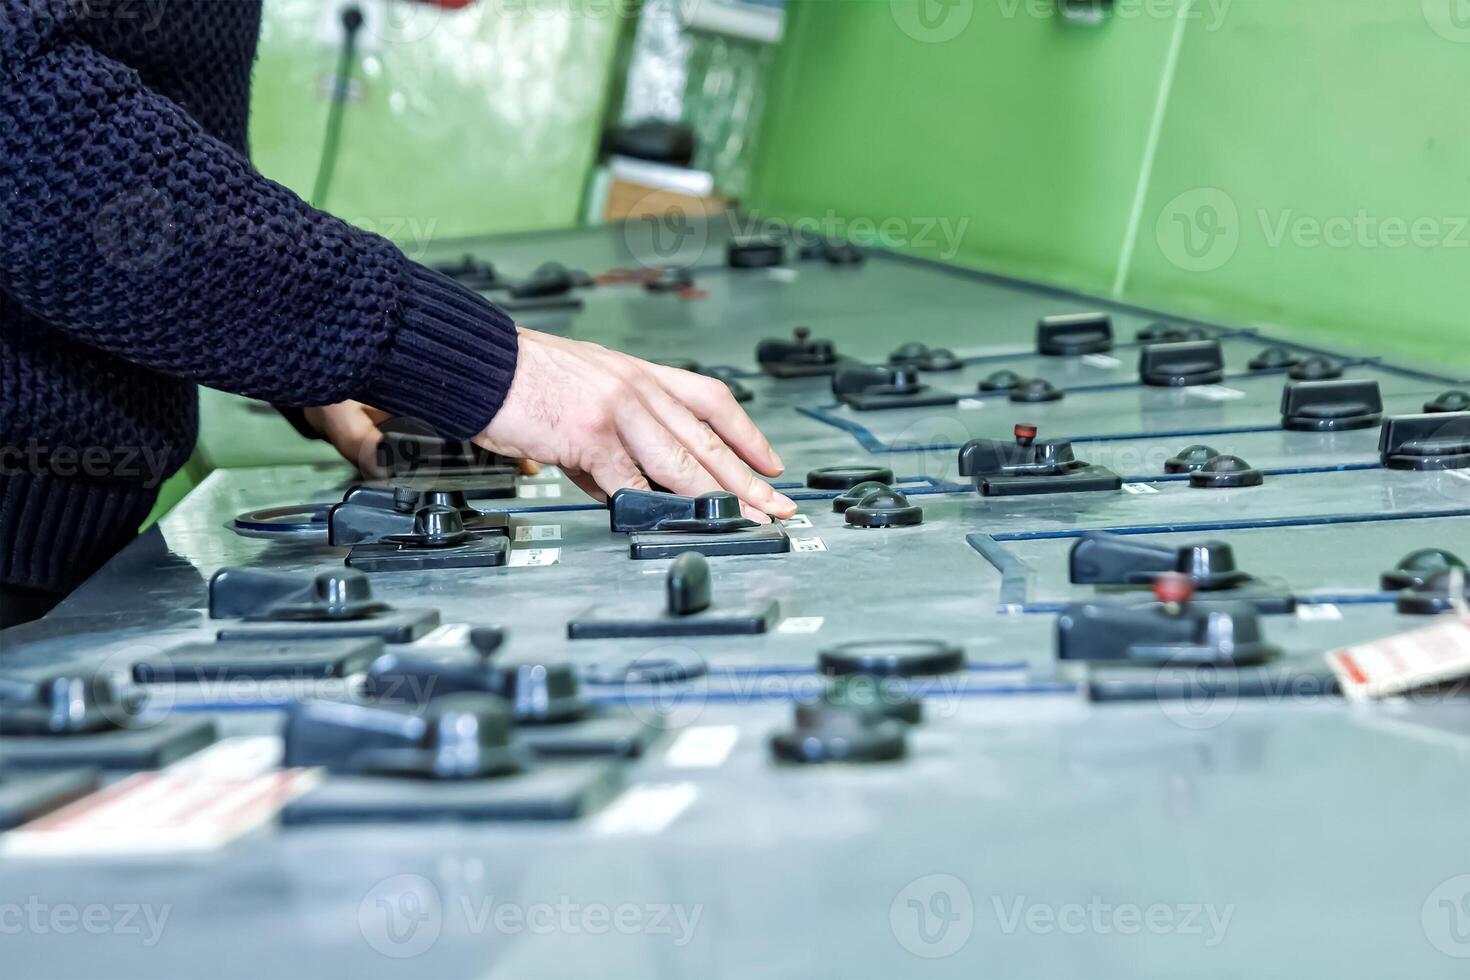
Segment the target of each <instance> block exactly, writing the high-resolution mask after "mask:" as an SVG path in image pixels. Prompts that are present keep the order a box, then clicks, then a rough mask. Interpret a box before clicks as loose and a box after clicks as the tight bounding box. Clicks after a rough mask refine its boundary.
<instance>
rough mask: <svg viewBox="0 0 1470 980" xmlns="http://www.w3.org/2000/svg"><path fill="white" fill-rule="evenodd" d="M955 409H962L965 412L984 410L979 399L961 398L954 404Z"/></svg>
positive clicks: (983, 405)
mask: <svg viewBox="0 0 1470 980" xmlns="http://www.w3.org/2000/svg"><path fill="white" fill-rule="evenodd" d="M955 407H956V408H963V409H965V410H966V411H973V410H975V409H980V408H984V407H985V402H983V401H981V400H980V399H979V398H961V399H960V400H959V401H957V402H955Z"/></svg>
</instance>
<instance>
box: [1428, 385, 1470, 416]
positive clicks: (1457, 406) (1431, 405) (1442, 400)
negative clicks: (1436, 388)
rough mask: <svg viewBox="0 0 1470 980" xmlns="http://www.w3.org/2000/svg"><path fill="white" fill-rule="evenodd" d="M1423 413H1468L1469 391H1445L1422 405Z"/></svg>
mask: <svg viewBox="0 0 1470 980" xmlns="http://www.w3.org/2000/svg"><path fill="white" fill-rule="evenodd" d="M1424 411H1425V412H1470V391H1460V390H1458V389H1455V390H1452V391H1446V392H1444V393H1443V394H1440V395H1437V396H1435V397H1434V398H1431V399H1430V400H1429V401H1427V402H1425V403H1424Z"/></svg>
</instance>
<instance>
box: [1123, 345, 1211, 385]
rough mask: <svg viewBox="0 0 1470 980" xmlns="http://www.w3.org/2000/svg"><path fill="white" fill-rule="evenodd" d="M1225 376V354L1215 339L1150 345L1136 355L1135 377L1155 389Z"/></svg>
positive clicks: (1200, 382) (1202, 382) (1208, 382)
mask: <svg viewBox="0 0 1470 980" xmlns="http://www.w3.org/2000/svg"><path fill="white" fill-rule="evenodd" d="M1223 377H1225V355H1224V354H1223V353H1222V352H1221V350H1220V342H1219V341H1218V340H1190V341H1184V342H1182V343H1178V344H1150V345H1148V346H1146V347H1144V348H1143V350H1142V351H1141V352H1140V353H1139V355H1138V379H1139V380H1140V381H1142V382H1143V383H1144V384H1146V385H1153V386H1154V387H1158V388H1185V387H1191V386H1193V385H1212V384H1217V383H1219V381H1220V379H1221V378H1223Z"/></svg>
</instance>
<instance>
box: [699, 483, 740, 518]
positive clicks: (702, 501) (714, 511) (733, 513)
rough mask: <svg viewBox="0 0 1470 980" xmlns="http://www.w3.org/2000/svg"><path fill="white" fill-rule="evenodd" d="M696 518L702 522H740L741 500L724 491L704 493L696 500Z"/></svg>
mask: <svg viewBox="0 0 1470 980" xmlns="http://www.w3.org/2000/svg"><path fill="white" fill-rule="evenodd" d="M694 518H695V520H700V521H730V520H740V518H741V514H740V498H739V497H737V496H735V495H734V494H733V493H727V492H725V491H724V490H715V491H712V492H710V493H702V494H700V495H699V496H698V497H695V498H694Z"/></svg>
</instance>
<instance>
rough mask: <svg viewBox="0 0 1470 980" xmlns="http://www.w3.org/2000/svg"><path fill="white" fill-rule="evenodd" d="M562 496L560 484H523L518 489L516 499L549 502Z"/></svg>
mask: <svg viewBox="0 0 1470 980" xmlns="http://www.w3.org/2000/svg"><path fill="white" fill-rule="evenodd" d="M560 496H561V484H560V483H522V484H521V485H520V486H519V487H518V488H517V489H516V497H517V498H519V499H521V500H547V499H551V498H555V497H560Z"/></svg>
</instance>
